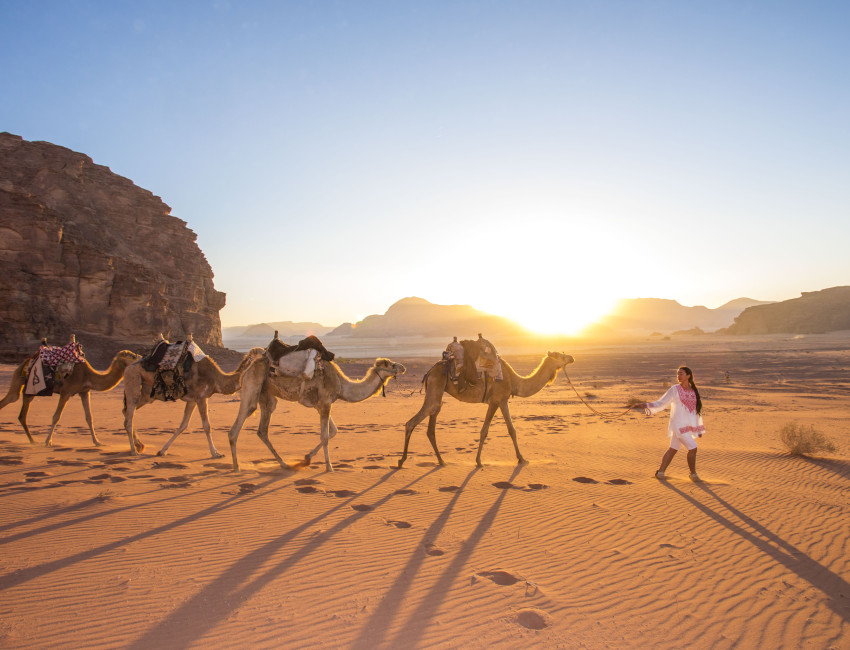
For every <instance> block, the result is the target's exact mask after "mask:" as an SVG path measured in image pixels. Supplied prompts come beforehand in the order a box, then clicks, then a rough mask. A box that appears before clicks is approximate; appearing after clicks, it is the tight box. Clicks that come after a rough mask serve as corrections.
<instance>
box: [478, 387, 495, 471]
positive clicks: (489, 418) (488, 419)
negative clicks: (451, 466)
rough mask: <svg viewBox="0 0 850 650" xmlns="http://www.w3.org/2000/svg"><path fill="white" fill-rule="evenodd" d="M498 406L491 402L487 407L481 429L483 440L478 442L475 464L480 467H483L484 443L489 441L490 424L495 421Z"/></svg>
mask: <svg viewBox="0 0 850 650" xmlns="http://www.w3.org/2000/svg"><path fill="white" fill-rule="evenodd" d="M497 408H499V405H498V404H494V403H493V402H490V403H489V404H488V405H487V414H486V415H485V416H484V425H483V426H482V427H481V438H480V439H479V440H478V454H477V455H476V456H475V464H476V465H478V467H483V465H482V464H481V450H482V449H484V441H485V440H487V433H488V432H489V431H490V422H492V421H493V416H494V415H495V414H496V409H497Z"/></svg>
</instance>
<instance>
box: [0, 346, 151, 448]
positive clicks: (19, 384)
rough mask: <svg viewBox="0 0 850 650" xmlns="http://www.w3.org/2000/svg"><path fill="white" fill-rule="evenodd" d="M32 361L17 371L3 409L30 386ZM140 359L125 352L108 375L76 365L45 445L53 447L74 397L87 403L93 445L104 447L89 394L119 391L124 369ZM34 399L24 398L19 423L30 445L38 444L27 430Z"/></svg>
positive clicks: (64, 386)
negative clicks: (77, 396)
mask: <svg viewBox="0 0 850 650" xmlns="http://www.w3.org/2000/svg"><path fill="white" fill-rule="evenodd" d="M32 358H33V357H29V358H28V359H27V360H26V361H24V362H23V363H21V364H20V365H19V366H18V367H17V368H15V371H14V372H13V373H12V384H11V385H10V386H9V392H8V393H6V397H4V398H3V399H2V400H0V409H1V408H3V407H4V406H6V405H7V404H11V403H12V402H15V401H17V400H18V398H19V397H21V394H22V393H23V390H24V386H25V385H26V383H27V370H28V368H29V364H30V361H31V360H32ZM139 358H140V355H138V354H136V353H135V352H130V350H121V351H120V352H118V353H117V354H116V355H115V357H113V359H112V362H111V363H110V364H109V367H108V368H107V369H106V371H104V372H98V371H97V370H95V369H94V368H92V367H91V366H90V365H89V363H88V361H86V362H84V363H75V364H74V369H73V370H72V371H71V374H69V375H68V376H67V377H66V378H65V379H64V380H63V382H62V385H61V388H59V390H58V393H59V403H58V404H57V405H56V410H55V411H54V412H53V424H52V425H51V427H50V433H48V434H47V439H46V440H45V441H44V444H45V445H46V446H48V447H51V446H53V433H54V431H55V430H56V425H57V424H58V423H59V418H60V417H61V416H62V411H63V410H64V409H65V405H66V404H67V403H68V400H69V399H71V398H72V397H73V396H74V395H79V396H80V401H81V402H82V403H83V411H84V412H85V414H86V422H87V423H88V425H89V431H90V432H91V440H92V444H94V445H96V446H98V447H99V446H101V444H102V443H101V442H100V440H98V438H97V434H95V432H94V425H93V424H92V416H91V404H90V400H89V393H90V391H93V390H97V391H106V390H112V389H113V388H115V386H117V385H118V382H120V381H121V378H122V377H123V376H124V369H125V368H126V367H127V366H128V365H130V364H131V363H133V362H134V361H135V360H137V359H139ZM34 397H36V396H35V395H26V394H24V395H23V403H22V404H21V413H20V415H18V420H19V421H20V423H21V426H23V427H24V433H26V434H27V438H29V441H30V442H32V443H35V440H33V438H32V435H30V431H29V427H27V412H28V411H29V408H30V402H32V400H33V398H34Z"/></svg>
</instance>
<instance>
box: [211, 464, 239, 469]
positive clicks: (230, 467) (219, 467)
mask: <svg viewBox="0 0 850 650" xmlns="http://www.w3.org/2000/svg"><path fill="white" fill-rule="evenodd" d="M204 467H215V468H216V469H232V468H233V465H231V464H230V463H204Z"/></svg>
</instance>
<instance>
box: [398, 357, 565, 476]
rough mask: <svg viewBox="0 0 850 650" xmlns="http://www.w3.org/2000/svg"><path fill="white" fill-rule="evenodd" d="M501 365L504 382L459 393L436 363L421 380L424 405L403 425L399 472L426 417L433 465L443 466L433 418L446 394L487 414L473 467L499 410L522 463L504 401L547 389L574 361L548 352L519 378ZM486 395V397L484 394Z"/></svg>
mask: <svg viewBox="0 0 850 650" xmlns="http://www.w3.org/2000/svg"><path fill="white" fill-rule="evenodd" d="M499 361H500V363H501V364H502V376H503V377H504V379H503V380H502V381H499V382H494V381H493V380H492V379H488V381H486V382H485V381H483V380H482V381H479V382H478V383H477V384H475V385H474V386H468V387H467V388H466V389H465V390H464V391H463V392H460V393H459V392H458V389H457V386H456V385H455V384H454V383H453V382H451V381H449V380H448V375H447V373H446V370H447V368H446V366H445V364H446V362H445V361H438V362H437V363H436V364H434V365H433V366H432V367H431V369H430V370H429V371H428V372H427V373H426V374H425V376H424V377H423V378H422V383H423V384H425V401H424V402H423V404H422V408H420V409H419V411H418V412H417V413H416V415H414V416H413V417H412V418H410V419H409V420H408V421H407V424H405V425H404V453H403V454H402V456H401V458H400V459H399V461H398V467H399V469H400V468H401V467H402V465H404V461H405V460H407V448H408V445H409V444H410V436H411V434H412V433H413V430H414V429H415V428H416V426H417V425H418V424H419V423H420V422H422V420H424V419H425V417H426V416H427V417H428V440H429V441H430V442H431V446H432V447H433V448H434V453H435V454H436V455H437V461H438V462H439V463H440V465H445V462H444V461H443V458H442V456H440V451H439V449H437V434H436V426H437V415H439V413H440V409H441V408H442V406H443V393H448V394H449V395H451V396H452V397H454V398H455V399H456V400H459V401H461V402H469V403H482V402H486V403H487V413H486V415H485V416H484V426H482V427H481V437H480V439H479V441H478V455H477V456H476V457H475V464H476V465H478V467H482V464H481V450H482V449H483V448H484V441H485V440H486V439H487V432H488V431H489V429H490V422H491V420H492V419H493V415H495V413H496V409H499V410H501V412H502V417H503V418H504V419H505V424H506V425H507V427H508V433H509V434H510V436H511V440H513V443H514V450H515V451H516V457H517V463H518V464H519V463H524V462H525V459H524V458H523V457H522V454H521V453H520V451H519V446H518V445H517V441H516V429H515V428H514V424H513V421H512V420H511V412H510V410H509V409H508V400H509V399H510V398H511V397H513V396H514V395H516V396H517V397H530V396H531V395H534V394H535V393H537V392H538V391H540V390H541V389H542V388H543V387H545V386H548V385H549V384H551V383H552V382H553V381H554V380H555V376H556V375H557V373H558V371H559V370H560V369H561V368H563V367H564V366H567V365H568V364H571V363H573V361H575V360H574V359H573V358H572V357H571V356H570V355H569V354H564V353H563V352H549V353H548V354H547V355H546V356H545V357H543V360H542V361H541V362H540V365H539V366H537V368H536V369H535V370H534V372H532V373H531V374H530V375H528V376H526V377H523V376H520V375H519V374H517V372H516V371H515V370H514V369H513V368H512V367H511V366H510V364H509V363H508V362H507V361H505V360H504V359H500V360H499ZM485 391H486V394H485Z"/></svg>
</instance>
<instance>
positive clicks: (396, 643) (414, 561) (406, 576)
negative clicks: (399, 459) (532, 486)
mask: <svg viewBox="0 0 850 650" xmlns="http://www.w3.org/2000/svg"><path fill="white" fill-rule="evenodd" d="M523 467H525V466H524V465H519V466H517V467H516V468H515V469H514V471H513V474H511V478H510V479H509V482H513V480H514V479H515V478H516V477H517V476H518V475H519V473H520V472H521V471H522V469H523ZM479 471H480V470H479V469H478V468H476V469H473V470H472V471H471V472H470V473H469V474H468V475H467V477H466V478H465V479H464V480H463V483H462V484H461V486H460V489H459V490H457V491H456V492H455V493H454V495H453V496H452V498H451V500H450V501H449V502H448V503H447V504H446V507H445V508H443V511H442V512H441V513H440V515H439V516H438V517H437V518H436V519H435V520H434V522H433V523H432V524H431V525H430V526H429V527H428V530H426V531H425V533H424V534H423V535H422V542H421V544H419V545H417V550H416V551H414V553H413V555H412V556H411V557H410V559H409V560H408V562H407V565H405V567H404V568H403V569H402V570H401V571H399V574H398V578H396V581H395V582H394V583H393V585H392V586H391V587H390V588H389V589H388V590H387V593H386V594H385V595H384V597H383V599H382V600H381V604H380V605H379V606H378V608H377V609H376V610H375V611H374V612H373V613H372V616H371V617H370V618H369V620H368V621H367V622H366V624H365V625H364V626H363V627H362V628H361V630H360V634H359V635H358V636H357V639H355V640H354V641H353V642H352V644H351V647H352V648H357V649H359V648H363V649H364V650H366V649H371V648H376V647H378V646H380V645H381V644H382V643H383V642H384V637H385V635H386V633H387V629H388V628H389V627H390V626H391V625H392V622H393V619H394V618H395V616H396V614H397V613H398V609H399V607H400V606H401V603H402V602H403V600H404V596H405V594H406V593H407V592H408V591H409V590H410V587H411V583H412V582H413V580H415V579H416V576H417V575H418V572H419V568H420V567H421V565H422V563H423V562H424V561H425V558H426V557H427V556H426V555H425V554H424V553H421V552H419V549H420V547H421V546H424V545H425V544H427V543H428V541H429V540H431V539H435V538H436V537H437V535H439V533H440V531H441V530H442V529H443V528H444V527H445V525H446V523H447V522H448V520H449V516H450V515H451V513H452V511H453V510H454V508H455V506H456V505H457V501H458V499H459V498H460V495H461V494H462V493H463V489H464V488H465V487H466V485H467V484H468V483H469V481H470V480H471V479H472V477H473V476H474V475H475V474H476V473H478V472H479ZM508 492H510V490H502V491H501V493H500V494H499V496H498V498H497V499H496V501H495V502H494V503H493V505H492V506H491V507H490V509H489V510H488V511H487V512H486V513H485V514H484V516H483V517H482V518H481V520H480V521H479V522H478V525H477V526H476V527H475V530H474V531H473V532H472V534H471V535H470V536H469V538H468V539H467V540H466V541H465V542H464V543H463V546H462V548H461V550H460V551H459V552H458V553H457V554H456V555H455V557H454V559H453V560H452V562H451V564H449V566H448V567H447V568H446V569H445V571H443V573H442V575H441V576H440V578H439V579H438V580H437V582H436V583H435V584H434V586H433V587H431V589H430V590H429V592H428V594H426V596H425V597H424V598H423V599H422V602H421V603H420V604H419V606H418V607H417V608H416V610H415V611H414V612H413V613H412V614H411V615H410V616H409V617H408V619H407V620H406V621H405V623H404V625H403V626H402V628H401V630H399V632H398V633H397V634H396V635H395V637H394V638H393V640H392V641H390V642H389V643H387V647H389V648H402V647H404V648H407V647H411V648H412V647H416V646H417V643H418V640H419V639H420V638H421V637H422V635H423V634H424V633H425V630H426V629H427V627H428V624H429V623H430V621H431V618H432V617H433V616H434V614H435V613H436V611H437V610H438V609H439V607H440V604H441V603H442V602H443V600H444V599H445V597H446V594H447V593H448V592H449V589H450V587H451V585H452V583H453V582H454V581H455V580H456V579H457V576H458V573H459V572H460V570H461V569H462V568H463V566H464V564H466V561H467V560H468V559H469V556H470V555H471V554H472V552H473V551H474V550H475V547H476V546H477V545H478V543H479V542H480V541H481V538H482V537H483V536H484V534H485V533H486V532H487V531H488V530H489V529H490V527H491V526H492V525H493V521H494V520H495V518H496V514H497V513H498V512H499V509H500V508H501V505H502V502H503V501H504V500H505V496H506V495H507V494H508Z"/></svg>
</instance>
